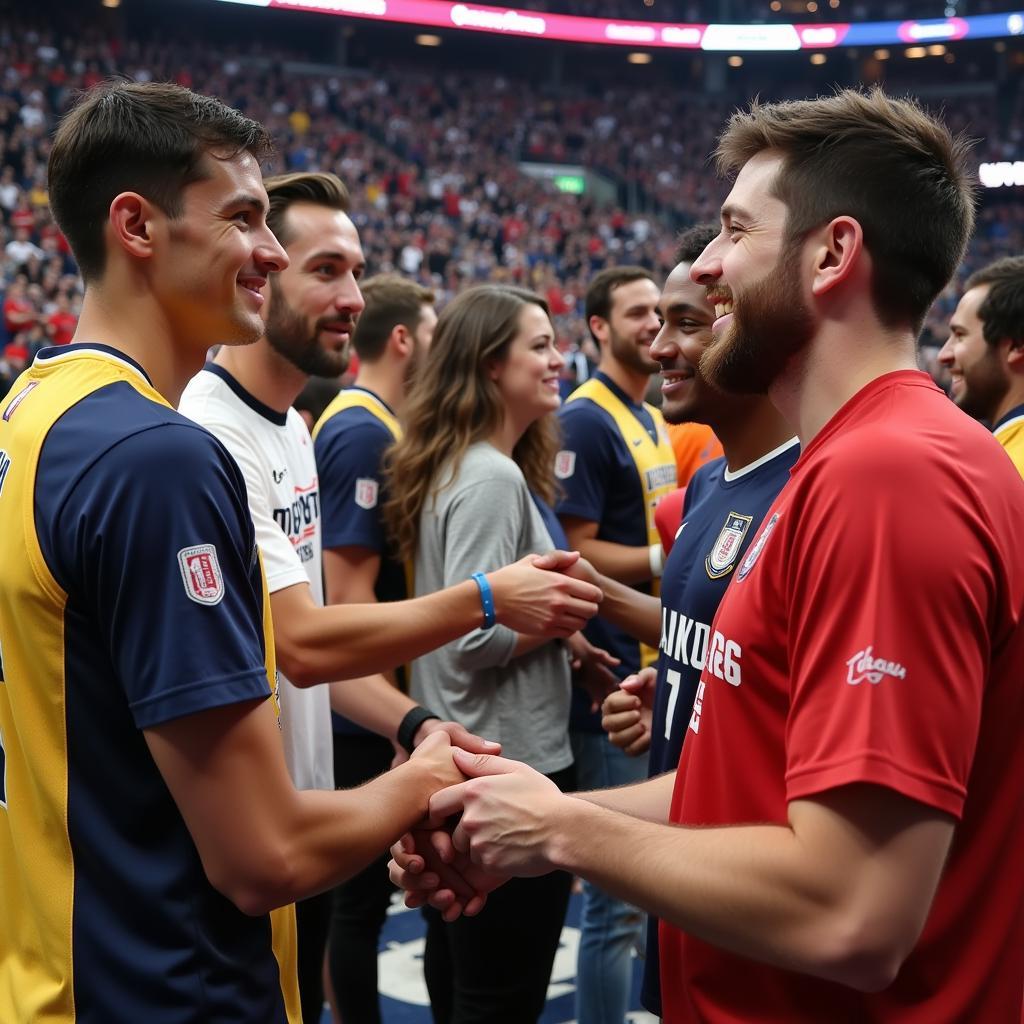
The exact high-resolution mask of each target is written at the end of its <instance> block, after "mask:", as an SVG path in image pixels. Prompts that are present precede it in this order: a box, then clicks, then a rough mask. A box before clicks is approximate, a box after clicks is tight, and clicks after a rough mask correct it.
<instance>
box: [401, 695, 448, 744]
mask: <svg viewBox="0 0 1024 1024" xmlns="http://www.w3.org/2000/svg"><path fill="white" fill-rule="evenodd" d="M431 718H438V716H437V715H435V714H434V712H433V711H428V710H427V709H426V708H424V707H420V705H419V704H417V705H416V707H414V708H410V709H409V710H408V711H407V712H406V713H405V718H403V719H402V722H401V724H400V725H399V726H398V735H397V737H396V739H397V740H398V742H399V744H401V746H402V747H403V749H404V750H405V751H406V753H408V754H411V753H412V752H413V748H414V747H415V745H416V744H415V743H414V742H413V740H414V739H415V738H416V733H417V731H418V730H419V727H420V726H421V725H422V724H423V723H424V722H427V721H429V720H430V719H431ZM438 720H439V721H440V719H439V718H438Z"/></svg>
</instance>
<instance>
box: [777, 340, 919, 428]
mask: <svg viewBox="0 0 1024 1024" xmlns="http://www.w3.org/2000/svg"><path fill="white" fill-rule="evenodd" d="M916 369H917V359H916V354H915V349H914V336H913V334H911V333H910V331H899V330H886V329H885V328H882V327H880V326H879V325H878V323H877V322H875V321H872V322H871V323H865V324H858V325H856V326H851V325H850V324H838V323H835V322H833V323H831V324H828V323H827V324H826V325H825V326H823V327H822V329H821V330H819V332H818V333H817V334H816V335H815V337H814V338H813V339H812V340H811V341H810V342H809V343H808V345H807V346H806V347H805V348H804V349H803V350H802V351H800V352H798V353H797V354H796V355H795V356H793V358H792V359H791V360H790V361H789V363H788V364H787V366H786V368H785V369H784V370H783V372H782V373H781V374H780V375H779V377H778V378H777V379H776V380H775V381H774V382H773V383H772V385H771V387H770V388H769V389H768V397H769V398H770V399H771V400H772V404H773V405H774V406H775V407H776V408H777V409H778V410H779V412H780V413H782V415H783V417H784V418H785V419H786V420H787V421H788V422H789V423H791V424H792V425H793V427H794V429H795V430H796V433H797V436H798V437H799V438H800V444H801V446H803V447H804V448H806V447H807V445H808V444H809V443H810V441H811V440H812V439H813V438H814V437H815V435H817V434H818V432H819V431H820V430H821V428H822V427H824V426H825V424H826V423H828V421H829V420H830V419H831V418H832V417H833V416H834V415H835V414H836V413H837V412H838V411H839V410H840V409H841V408H842V407H843V405H845V404H846V403H847V402H848V401H849V400H850V399H851V398H853V396H854V395H855V394H857V392H858V391H860V390H861V388H863V387H865V386H866V385H868V384H870V383H871V382H872V381H873V380H876V379H877V378H879V377H881V376H883V375H884V374H887V373H893V372H895V371H897V370H916Z"/></svg>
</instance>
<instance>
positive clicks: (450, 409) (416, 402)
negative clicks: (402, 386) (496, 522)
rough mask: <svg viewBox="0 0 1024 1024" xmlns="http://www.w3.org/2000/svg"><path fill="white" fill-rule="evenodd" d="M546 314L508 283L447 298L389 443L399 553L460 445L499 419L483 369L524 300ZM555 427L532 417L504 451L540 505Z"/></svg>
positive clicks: (536, 300) (502, 348) (410, 545)
mask: <svg viewBox="0 0 1024 1024" xmlns="http://www.w3.org/2000/svg"><path fill="white" fill-rule="evenodd" d="M531 303H532V304H533V305H535V306H539V307H540V308H541V309H543V310H544V312H545V313H547V314H548V315H550V312H549V310H548V305H547V303H546V302H545V301H544V300H543V299H542V298H541V297H540V296H539V295H537V294H535V293H534V292H530V291H526V290H525V289H523V288H515V287H512V286H510V285H493V284H486V285H479V286H477V287H475V288H468V289H467V290H466V291H464V292H462V294H461V295H459V296H457V297H456V298H455V299H453V300H452V301H451V302H450V303H449V304H448V305H447V306H445V308H444V310H443V311H442V313H441V316H440V317H439V318H438V321H437V328H436V330H435V331H434V340H433V341H432V342H431V345H430V357H429V358H428V359H426V360H424V363H423V369H422V372H421V373H420V374H418V375H417V378H416V380H415V381H414V383H413V386H412V390H411V391H410V392H409V397H408V399H407V402H406V409H405V433H404V436H403V437H402V439H401V440H400V441H397V442H396V443H395V445H394V446H393V447H392V448H391V449H390V453H389V457H388V460H387V461H388V470H387V472H388V478H389V480H390V486H389V491H390V493H391V498H390V499H389V500H388V502H387V503H386V505H385V506H384V518H385V521H386V523H387V526H388V530H389V531H390V533H391V536H392V537H393V538H394V541H395V544H396V546H397V548H398V551H399V556H400V557H401V558H403V559H409V560H411V559H412V558H413V557H414V556H415V554H416V546H417V543H418V541H419V529H420V514H421V512H422V511H423V508H424V506H425V505H426V504H427V502H428V501H429V500H431V499H432V498H433V497H434V496H435V495H437V494H438V493H439V492H440V491H442V490H443V489H444V488H445V487H446V486H448V485H449V484H450V483H451V482H452V480H453V479H454V476H455V473H457V472H458V466H459V464H460V462H461V461H462V457H463V456H464V455H465V453H466V449H467V448H469V446H470V445H471V444H474V443H475V442H477V441H483V440H485V439H486V438H488V437H490V436H491V434H493V433H494V431H495V430H497V429H498V427H500V426H501V423H502V420H503V417H504V403H503V400H502V397H501V393H500V392H499V390H498V386H497V384H496V383H495V382H494V381H493V380H492V379H491V375H490V368H491V367H492V366H493V365H494V363H495V362H498V361H500V360H502V359H504V358H505V357H506V355H507V354H508V350H509V346H510V345H511V344H512V341H513V340H514V339H515V337H516V334H517V333H518V332H519V320H520V317H521V316H522V313H523V310H524V309H525V308H526V307H527V306H528V305H529V304H531ZM557 451H558V426H557V423H556V422H555V415H554V413H551V414H549V415H547V416H544V417H542V418H541V419H539V420H536V421H535V422H534V423H532V424H531V425H530V426H529V427H528V428H527V430H526V432H525V433H524V434H523V436H522V437H521V438H520V439H519V442H518V444H517V445H516V446H515V448H514V449H513V451H512V458H513V459H514V460H515V462H516V464H517V465H518V466H519V468H520V469H521V470H522V471H523V476H524V477H526V483H527V484H528V485H529V487H530V489H531V490H532V491H534V492H535V493H536V494H538V495H539V496H540V497H541V498H543V499H544V500H545V501H546V502H548V504H551V503H553V501H554V499H555V496H556V486H555V477H554V463H555V453H556V452H557Z"/></svg>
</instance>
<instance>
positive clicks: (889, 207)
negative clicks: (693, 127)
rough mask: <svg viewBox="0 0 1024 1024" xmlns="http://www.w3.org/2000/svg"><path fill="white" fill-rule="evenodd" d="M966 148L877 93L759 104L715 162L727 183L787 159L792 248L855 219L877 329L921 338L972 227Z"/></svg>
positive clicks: (778, 185)
mask: <svg viewBox="0 0 1024 1024" xmlns="http://www.w3.org/2000/svg"><path fill="white" fill-rule="evenodd" d="M969 149H970V145H969V143H968V142H967V141H966V140H965V139H964V138H963V137H962V136H958V137H956V138H954V137H953V136H952V135H951V134H950V132H949V129H948V128H947V127H946V126H945V125H944V124H943V123H942V122H941V121H939V120H938V119H937V118H934V117H932V116H931V115H930V114H928V113H927V112H925V111H924V110H923V109H922V108H921V107H920V106H919V105H918V104H917V102H916V101H914V100H909V99H906V100H901V99H893V98H891V97H889V96H886V95H885V93H883V92H882V91H881V90H880V89H877V88H876V89H872V90H871V91H870V92H858V91H855V90H852V89H845V90H843V91H841V92H838V93H837V94H836V95H834V96H830V97H827V98H822V99H814V100H796V101H789V102H785V103H770V104H761V103H759V102H757V101H755V102H754V103H753V104H751V106H750V108H749V109H748V110H745V111H739V112H737V113H735V114H733V116H732V118H730V120H729V123H728V125H727V126H726V129H725V131H724V132H723V134H722V136H721V138H720V139H719V143H718V148H717V150H716V153H715V156H716V159H717V162H718V167H719V170H720V171H721V172H723V173H733V172H738V171H739V169H740V168H741V167H742V166H743V165H744V164H745V163H746V162H747V161H748V160H750V159H751V157H753V156H755V155H756V154H758V153H761V152H764V151H765V150H774V151H776V152H778V153H779V154H780V155H781V156H782V158H783V164H782V168H781V170H780V171H779V174H778V175H777V177H776V179H775V182H774V185H773V191H774V194H775V196H776V197H777V198H779V199H781V200H782V201H783V202H784V203H785V204H786V206H787V207H788V219H787V224H786V235H787V238H786V241H787V242H789V243H793V242H799V241H800V240H801V239H802V238H804V237H805V236H806V235H807V234H808V233H809V232H810V231H812V230H814V229H815V228H817V227H819V226H821V225H823V224H826V223H828V222H829V221H830V220H832V219H833V218H834V217H839V216H843V215H846V216H850V217H853V218H855V219H856V220H857V221H858V223H859V224H860V226H861V229H862V230H863V232H864V245H865V248H866V249H867V251H868V252H869V253H870V256H871V260H872V263H873V278H872V282H871V290H872V298H873V300H874V305H875V309H876V312H877V314H878V317H879V319H880V320H881V321H882V323H883V324H885V325H886V326H888V327H903V326H906V325H910V326H911V327H912V328H913V330H914V331H915V333H916V332H917V331H918V330H919V329H920V327H921V324H922V322H923V320H924V316H925V314H926V313H927V311H928V307H929V306H930V305H931V304H932V302H933V301H934V299H935V297H936V296H937V295H938V294H939V292H940V291H941V290H942V289H943V288H944V287H945V285H946V284H947V282H948V281H949V279H950V278H951V277H952V276H953V271H954V270H955V269H956V267H957V265H958V264H959V262H960V260H961V258H962V256H963V253H964V249H965V247H966V245H967V240H968V238H970V235H971V231H972V229H973V227H974V202H975V187H974V182H973V180H972V178H971V177H970V175H969V174H968V172H967V169H966V166H967V164H966V161H967V155H968V152H969Z"/></svg>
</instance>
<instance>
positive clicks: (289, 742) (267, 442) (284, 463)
mask: <svg viewBox="0 0 1024 1024" xmlns="http://www.w3.org/2000/svg"><path fill="white" fill-rule="evenodd" d="M265 184H266V187H267V194H268V196H269V198H270V213H269V214H268V219H267V222H268V224H269V225H270V227H271V229H272V230H273V231H274V233H275V234H276V235H277V237H278V238H279V240H280V241H281V242H282V244H283V245H284V246H285V249H286V251H288V252H289V254H290V256H291V260H292V262H291V265H290V267H289V269H288V271H287V273H286V274H282V275H275V276H274V277H272V279H271V289H270V301H269V302H268V303H267V309H266V313H265V330H264V335H263V337H262V338H260V340H259V341H258V342H256V343H255V344H254V345H251V346H247V347H245V348H244V349H241V348H240V349H239V350H238V351H234V350H232V349H229V348H226V347H225V348H223V349H221V351H220V352H219V353H218V354H217V357H216V359H215V360H214V361H213V362H212V363H210V364H208V365H207V366H206V367H205V368H204V370H203V371H202V372H200V373H199V374H198V375H197V376H196V377H195V378H193V380H192V381H191V382H190V383H189V384H188V385H187V387H186V388H185V391H184V392H183V394H182V397H181V403H180V406H179V408H180V410H181V411H182V412H183V413H185V415H187V416H189V417H191V418H192V419H195V420H197V421H198V422H200V423H202V424H203V425H204V426H206V427H207V428H208V429H210V430H211V431H212V432H213V433H214V434H216V435H217V436H218V437H219V438H220V440H221V441H222V442H223V443H224V444H225V446H226V447H227V448H228V450H229V451H230V452H231V454H232V456H233V457H234V459H235V461H236V462H237V463H238V465H239V468H240V469H241V470H242V473H243V475H244V477H245V481H246V488H247V491H248V497H249V507H250V513H251V515H252V518H253V522H254V524H255V527H256V535H257V540H258V543H259V547H260V550H261V553H262V556H263V559H264V564H265V566H266V573H267V583H268V587H269V590H270V594H271V597H270V602H271V608H272V614H273V622H274V641H275V646H276V649H277V660H278V665H279V667H280V668H281V670H282V676H281V683H280V685H281V690H282V693H281V706H282V714H281V720H282V731H283V735H284V744H285V752H286V756H287V763H288V767H289V770H290V772H291V774H292V778H293V781H294V783H295V785H296V787H298V788H306V789H333V788H334V781H333V759H332V741H331V721H330V704H329V697H328V691H327V688H326V687H316V686H314V684H316V683H321V682H327V681H329V680H331V679H335V678H339V677H340V678H344V677H353V676H357V675H358V676H361V675H368V674H369V672H370V671H381V670H384V669H388V668H392V667H394V666H395V665H397V664H400V663H402V662H404V661H407V660H409V659H411V658H413V657H416V656H418V655H420V654H422V653H425V652H426V651H428V650H431V649H433V648H435V647H438V646H440V645H442V644H443V643H446V642H448V641H449V640H452V639H454V638H455V637H457V636H459V635H461V634H462V633H465V632H468V631H470V630H472V629H474V628H477V627H478V626H479V625H480V620H481V611H480V609H479V603H480V600H479V591H478V590H477V586H476V584H475V583H473V582H472V581H470V583H469V587H471V588H472V590H470V589H469V588H468V587H466V588H463V586H462V585H460V587H456V588H449V590H447V591H444V592H443V593H441V594H434V595H430V596H429V597H427V598H425V599H421V600H422V601H425V602H426V605H425V606H423V605H421V607H420V609H419V610H420V612H421V613H420V614H415V613H413V614H411V615H409V614H406V613H405V611H404V610H403V614H401V615H397V616H396V615H393V614H391V613H390V612H389V610H388V609H386V608H380V607H378V606H377V605H356V606H353V605H348V606H346V607H345V608H340V607H329V608H324V607H323V589H322V582H321V579H322V577H321V524H320V498H319V484H318V480H317V471H316V463H315V460H314V457H313V444H312V441H311V439H310V436H309V432H308V430H307V429H306V426H305V424H304V423H303V421H302V419H301V417H300V415H299V414H298V413H297V412H296V411H295V409H293V408H292V407H291V404H292V402H293V401H294V400H295V398H296V397H297V395H298V394H299V392H300V391H301V390H302V388H303V386H304V385H305V384H306V382H307V380H308V379H309V377H310V376H313V375H317V376H338V375H339V374H340V373H342V372H343V370H344V369H345V365H346V363H347V359H348V353H347V348H348V343H349V339H350V336H351V333H352V329H353V327H354V324H355V320H356V318H357V317H358V315H359V313H360V311H361V310H362V309H363V299H362V296H361V294H360V292H359V286H358V279H359V277H360V276H361V275H362V272H363V268H364V266H365V261H364V258H363V252H362V247H361V245H360V243H359V235H358V232H357V231H356V228H355V225H354V224H353V223H352V221H351V220H350V219H349V217H348V215H347V213H346V210H347V208H348V193H347V191H346V189H345V187H344V185H343V184H342V183H341V182H340V181H339V180H338V179H337V178H335V177H334V176H333V175H327V174H292V175H283V176H280V177H278V178H272V179H270V180H268V181H267V182H266V183H265ZM564 561H567V560H564ZM546 564H551V565H555V564H557V563H556V562H554V561H552V562H551V563H546ZM503 574H504V577H503ZM491 584H492V587H493V588H494V590H495V603H496V607H497V608H498V615H499V618H500V617H501V616H502V615H503V614H504V615H505V616H507V617H508V618H507V621H509V623H510V624H511V622H512V621H516V622H519V623H520V625H519V626H518V627H517V628H519V629H521V630H524V631H526V632H532V633H545V634H551V635H563V634H564V633H565V631H566V629H567V628H568V627H569V626H570V625H571V626H574V627H576V628H578V626H579V625H582V624H583V622H584V621H585V620H586V619H587V618H589V616H590V614H592V612H593V611H594V610H596V605H595V603H594V602H595V600H596V599H598V598H599V591H597V590H596V588H594V587H592V586H591V585H589V584H582V585H581V584H580V583H579V582H578V581H575V580H571V579H569V578H568V577H565V576H562V575H561V574H559V573H554V572H550V571H548V570H546V569H539V568H536V567H535V566H534V565H533V564H532V563H531V562H529V561H528V560H524V561H523V562H521V563H517V564H516V565H514V566H510V567H507V568H506V569H503V570H499V572H498V573H495V574H492V577H491ZM458 589H465V590H466V593H465V594H463V595H461V596H460V597H458V598H457V599H456V600H457V601H458V604H459V607H456V606H455V605H453V604H452V600H453V598H455V591H456V590H458ZM474 592H475V594H474ZM467 598H469V600H467ZM419 603H420V602H409V603H408V604H407V605H406V606H405V607H406V608H409V609H412V608H413V607H414V606H416V605H417V604H419ZM563 603H565V606H566V608H567V609H568V612H567V615H563V614H562V613H561V612H558V613H554V607H555V606H556V605H558V606H561V605H562V604H563ZM556 620H557V621H556ZM524 627H525V629H524ZM359 686H360V688H365V687H367V686H375V687H376V690H377V692H376V694H375V703H376V704H377V716H376V718H375V721H374V722H371V723H367V724H372V725H374V726H375V727H378V728H379V727H380V724H381V719H382V718H383V720H384V721H386V722H387V723H388V733H389V736H390V737H391V738H394V739H397V740H398V741H399V742H400V743H402V744H403V746H405V747H406V748H409V749H411V748H412V747H413V746H415V744H416V743H418V742H420V741H421V740H422V739H424V738H425V737H426V736H427V735H429V734H430V733H432V732H435V731H439V730H443V731H446V732H448V733H449V734H450V736H451V738H452V742H453V743H456V744H458V745H460V746H463V747H469V748H471V749H474V750H480V751H484V750H488V751H494V750H496V749H497V745H496V744H489V743H486V742H485V741H482V740H480V739H479V738H478V737H476V736H473V735H472V734H470V733H468V732H467V731H466V730H465V729H463V728H462V727H461V726H459V725H458V724H457V723H454V722H441V721H439V720H438V719H437V716H436V715H432V714H431V713H430V712H429V711H428V710H427V709H425V708H421V707H419V706H417V705H416V704H415V703H414V702H413V701H412V700H410V699H409V698H408V697H407V696H405V695H404V694H402V693H400V692H398V691H397V690H395V689H394V688H392V687H391V686H389V685H387V683H386V681H385V680H383V678H381V677H378V678H377V679H376V680H361V681H360V684H359ZM343 692H344V688H342V694H343ZM355 696H356V697H360V696H362V697H365V694H355ZM336 703H337V701H336ZM341 703H342V705H343V703H344V696H342V698H341ZM358 703H359V704H365V703H366V702H365V700H363V701H359V702H358ZM340 709H341V710H345V711H346V712H347V713H348V714H350V715H352V716H356V715H358V713H359V709H358V706H353V707H352V708H345V707H344V706H342V707H341V708H340ZM329 910H330V900H329V898H328V897H325V896H316V897H312V898H311V899H309V900H306V901H303V902H302V903H300V904H299V905H298V907H297V913H298V933H299V985H300V991H301V994H302V1003H303V1017H304V1019H305V1020H306V1021H307V1022H317V1021H319V1019H320V1013H321V1010H322V1003H323V994H322V988H321V980H320V979H321V965H322V961H323V949H324V944H325V941H326V933H327V926H328V919H329Z"/></svg>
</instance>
